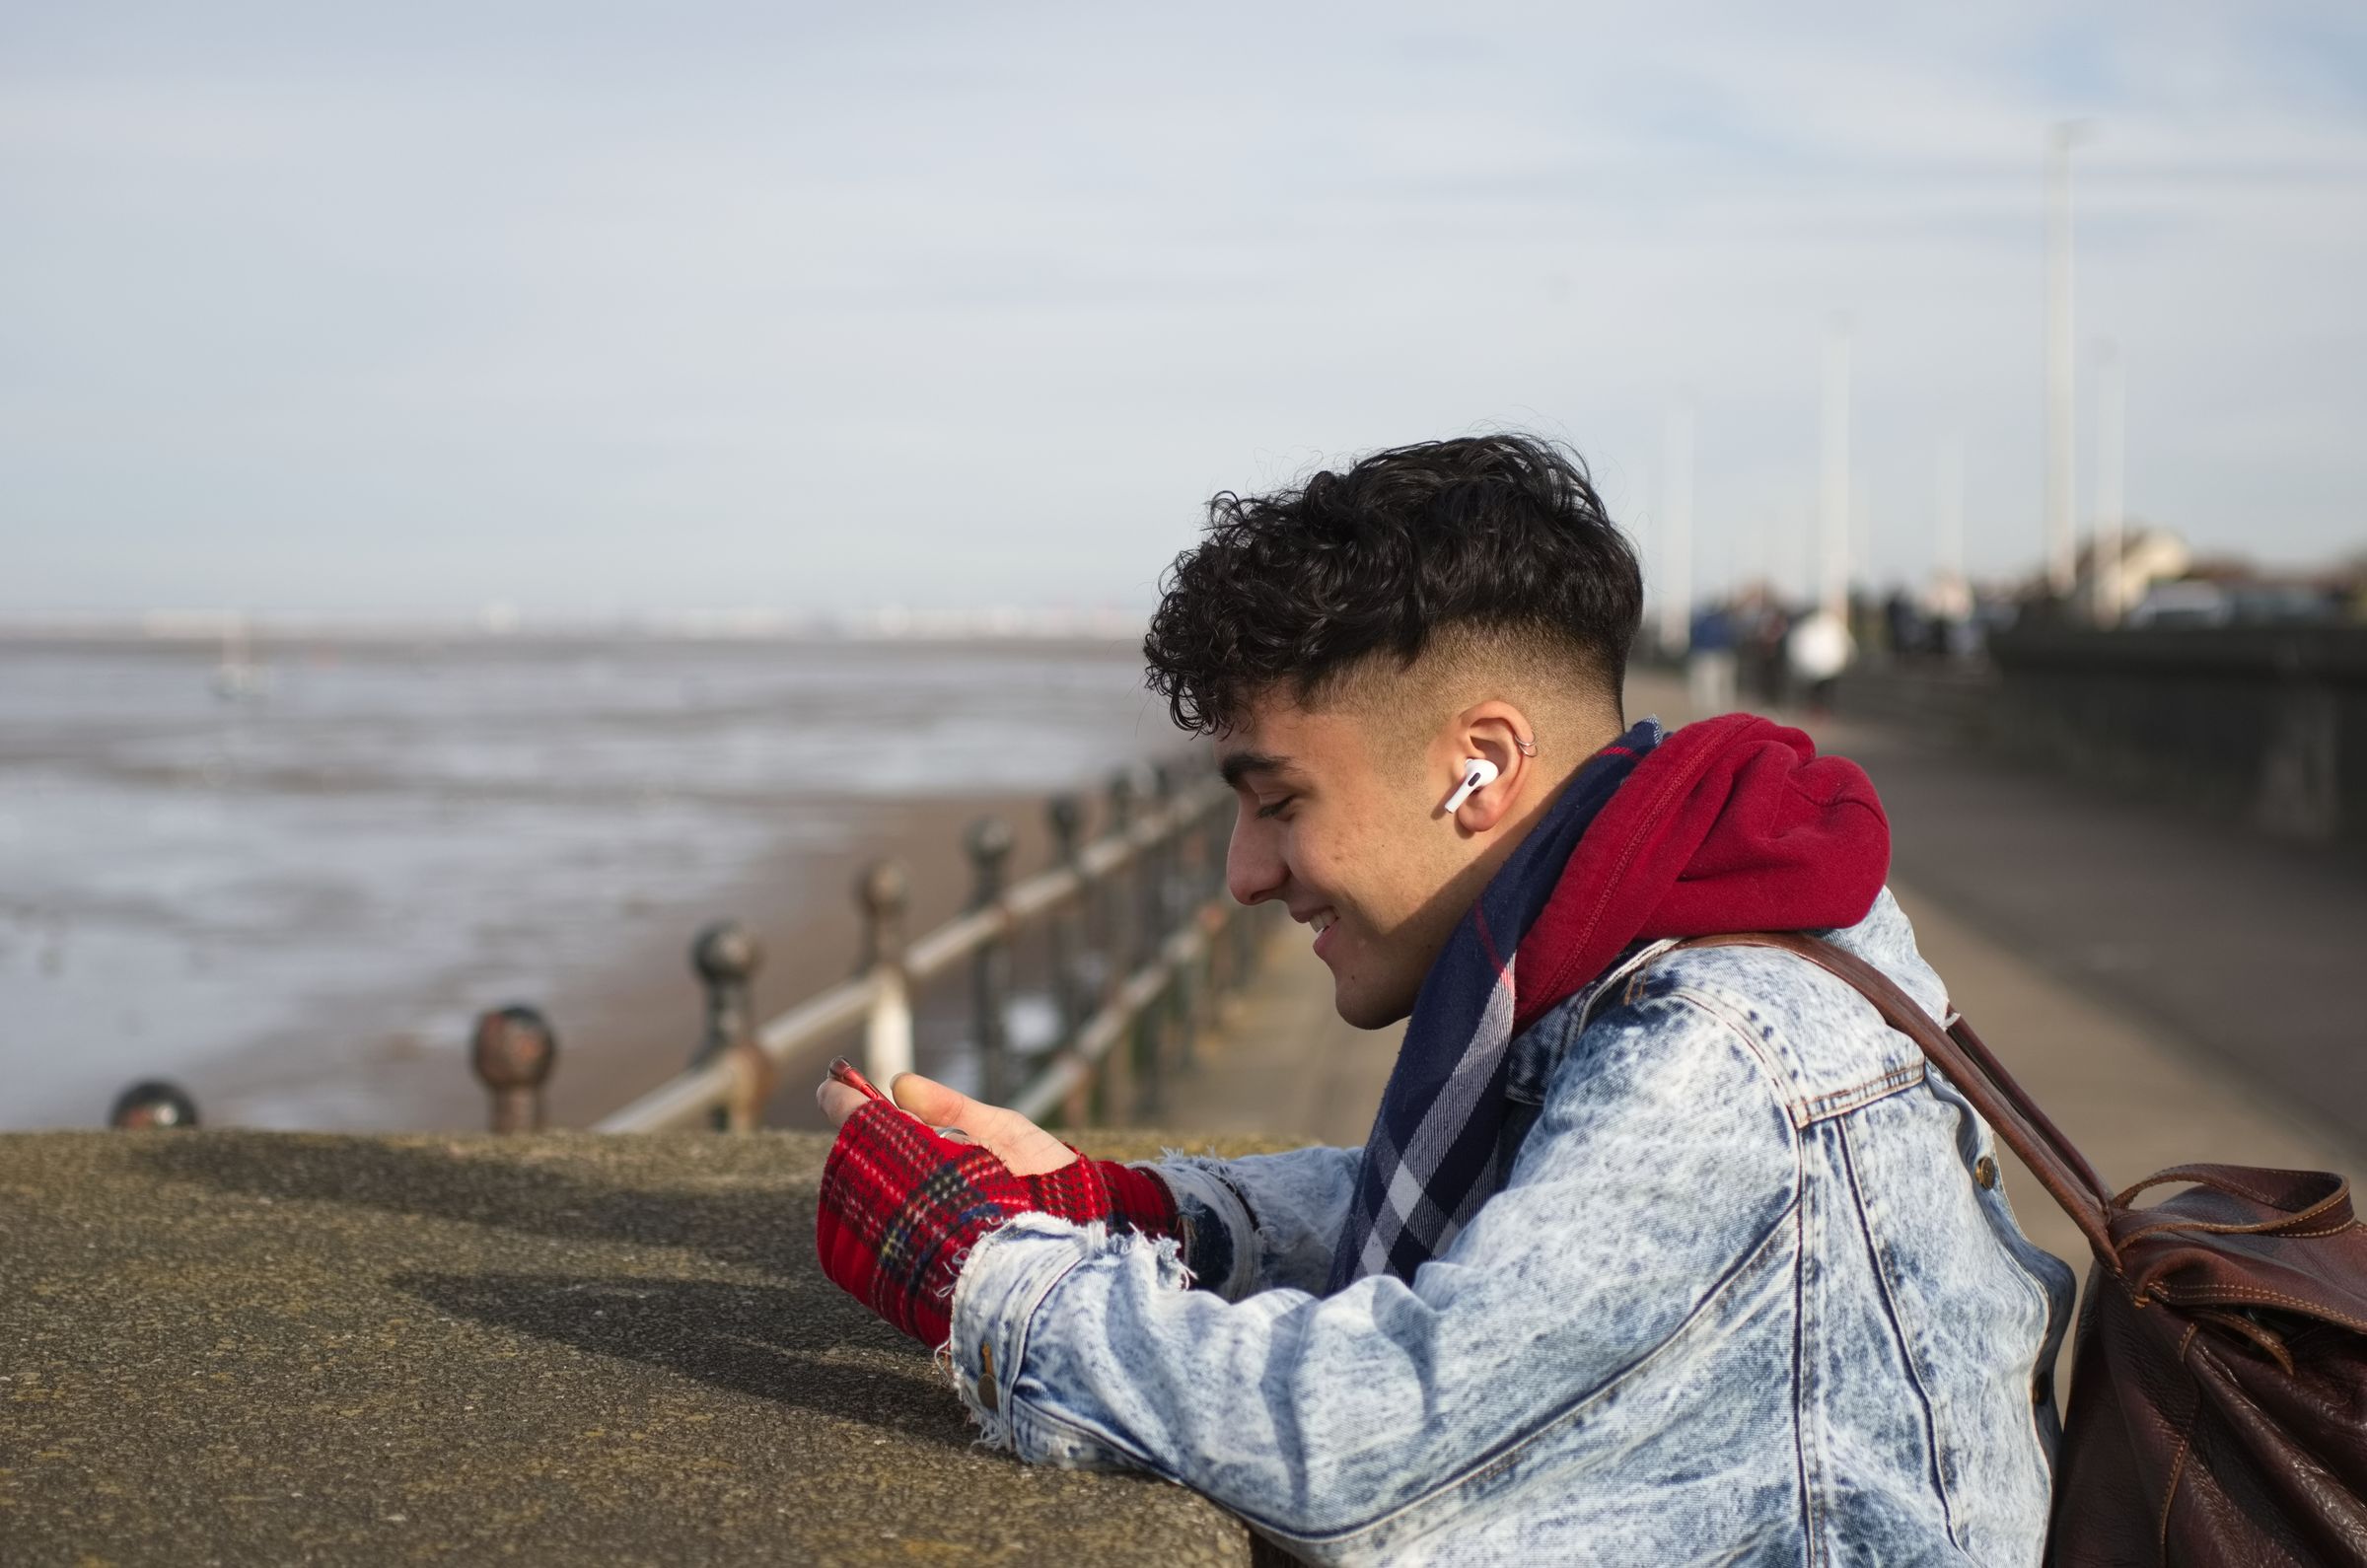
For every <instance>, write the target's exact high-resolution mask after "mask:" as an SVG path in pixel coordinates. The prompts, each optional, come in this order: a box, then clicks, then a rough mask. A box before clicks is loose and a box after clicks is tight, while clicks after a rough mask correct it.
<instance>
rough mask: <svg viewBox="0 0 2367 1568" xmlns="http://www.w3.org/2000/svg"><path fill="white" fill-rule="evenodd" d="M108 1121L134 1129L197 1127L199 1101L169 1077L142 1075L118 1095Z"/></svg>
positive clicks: (121, 1128) (120, 1127)
mask: <svg viewBox="0 0 2367 1568" xmlns="http://www.w3.org/2000/svg"><path fill="white" fill-rule="evenodd" d="M107 1124H108V1126H110V1127H114V1128H117V1129H118V1130H121V1131H125V1132H131V1131H137V1130H142V1129H145V1128H149V1127H194V1126H196V1125H197V1102H195V1101H194V1100H191V1099H190V1098H189V1096H188V1092H187V1091H186V1090H184V1089H182V1088H181V1087H180V1085H179V1084H177V1083H174V1082H173V1081H172V1080H171V1079H167V1078H143V1079H141V1080H140V1081H139V1082H138V1083H136V1084H134V1085H132V1086H131V1087H130V1088H129V1089H126V1090H124V1091H123V1093H121V1094H119V1095H117V1096H116V1097H115V1104H114V1107H113V1108H112V1109H111V1110H109V1111H108V1113H107Z"/></svg>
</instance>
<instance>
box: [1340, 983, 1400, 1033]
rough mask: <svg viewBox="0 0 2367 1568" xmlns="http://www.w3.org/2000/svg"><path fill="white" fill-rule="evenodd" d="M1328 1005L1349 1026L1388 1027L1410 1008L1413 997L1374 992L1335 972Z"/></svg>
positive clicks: (1358, 1027)
mask: <svg viewBox="0 0 2367 1568" xmlns="http://www.w3.org/2000/svg"><path fill="white" fill-rule="evenodd" d="M1331 1008H1332V1011H1334V1012H1336V1013H1337V1014H1339V1017H1340V1021H1341V1022H1342V1023H1344V1024H1346V1025H1347V1026H1348V1027H1349V1028H1351V1029H1387V1028H1389V1027H1390V1026H1391V1025H1392V1024H1395V1023H1398V1022H1399V1020H1401V1019H1403V1018H1404V1017H1405V1016H1406V1015H1408V1014H1409V1013H1411V1012H1412V1011H1413V999H1412V998H1411V997H1407V998H1404V999H1403V1000H1401V1001H1400V1000H1399V999H1398V998H1396V997H1394V996H1379V995H1375V994H1374V993H1373V992H1372V991H1370V990H1368V989H1366V988H1365V987H1363V986H1359V985H1356V984H1354V983H1353V982H1351V981H1350V980H1348V979H1347V978H1346V977H1345V976H1343V975H1334V976H1333V977H1332V981H1331Z"/></svg>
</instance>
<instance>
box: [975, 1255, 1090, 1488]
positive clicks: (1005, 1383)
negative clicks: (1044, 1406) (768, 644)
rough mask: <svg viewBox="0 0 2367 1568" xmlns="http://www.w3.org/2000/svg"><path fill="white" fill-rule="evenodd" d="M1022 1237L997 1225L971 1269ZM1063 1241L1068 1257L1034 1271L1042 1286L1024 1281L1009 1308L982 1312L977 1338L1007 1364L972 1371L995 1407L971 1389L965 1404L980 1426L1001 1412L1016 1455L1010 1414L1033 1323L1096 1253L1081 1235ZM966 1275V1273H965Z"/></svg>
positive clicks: (1007, 1297)
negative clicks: (987, 1383)
mask: <svg viewBox="0 0 2367 1568" xmlns="http://www.w3.org/2000/svg"><path fill="white" fill-rule="evenodd" d="M1019 1234H1025V1233H1020V1232H1016V1231H1015V1230H1014V1229H1013V1228H1012V1227H1010V1226H1003V1227H999V1228H998V1229H997V1230H995V1231H991V1232H988V1233H987V1235H986V1236H984V1237H982V1238H980V1239H979V1242H978V1249H979V1250H978V1252H973V1253H972V1254H971V1256H970V1262H969V1267H970V1268H975V1267H976V1266H977V1264H978V1262H979V1252H983V1251H985V1250H986V1249H987V1248H989V1247H994V1246H995V1245H996V1244H998V1243H1000V1244H1004V1245H1006V1246H1007V1245H1008V1243H1009V1242H1010V1240H1011V1238H1012V1237H1013V1236H1015V1235H1019ZM1035 1234H1038V1235H1044V1234H1046V1233H1044V1232H1041V1231H1037V1232H1035ZM1062 1240H1063V1241H1065V1242H1066V1243H1067V1245H1068V1247H1069V1256H1068V1257H1067V1259H1066V1260H1065V1261H1055V1262H1051V1263H1040V1264H1036V1265H1034V1271H1039V1272H1040V1274H1041V1275H1042V1278H1041V1281H1040V1283H1036V1282H1023V1283H1022V1284H1021V1285H1020V1286H1019V1288H1018V1289H1016V1290H1008V1291H1006V1292H1004V1293H1003V1302H1004V1303H1005V1304H1006V1305H1003V1306H1000V1307H997V1308H988V1309H983V1310H984V1311H985V1312H986V1314H987V1321H986V1322H985V1323H984V1324H983V1325H982V1327H983V1332H981V1333H980V1334H979V1335H978V1342H979V1344H980V1345H981V1346H984V1345H988V1344H993V1343H998V1342H999V1344H1000V1345H1001V1348H1002V1350H1003V1352H1004V1354H1003V1364H1002V1365H1001V1366H1000V1367H981V1368H979V1369H978V1372H977V1373H973V1374H972V1375H971V1378H970V1382H971V1383H972V1384H973V1385H974V1384H976V1383H977V1382H979V1381H981V1380H980V1374H983V1375H984V1377H985V1378H987V1379H991V1380H992V1382H993V1384H994V1394H995V1400H996V1403H995V1406H994V1407H993V1408H986V1407H985V1406H984V1404H983V1401H982V1400H980V1399H978V1398H977V1397H976V1396H975V1395H974V1394H972V1393H970V1392H969V1390H962V1392H963V1393H964V1395H965V1399H964V1402H965V1403H968V1405H970V1407H971V1409H972V1412H973V1413H974V1414H975V1415H977V1416H978V1417H979V1418H980V1419H981V1421H982V1422H987V1423H993V1422H995V1421H996V1420H997V1419H998V1416H997V1412H998V1411H999V1412H1001V1414H1000V1416H999V1421H1000V1424H1001V1425H1002V1426H1003V1427H1004V1429H1005V1430H1006V1431H1007V1432H1008V1433H1009V1434H1010V1436H1011V1439H1012V1449H1013V1452H1015V1453H1016V1452H1017V1451H1018V1447H1019V1444H1018V1437H1019V1433H1018V1428H1017V1427H1016V1426H1015V1425H1014V1424H1013V1423H1012V1421H1011V1415H1012V1414H1013V1413H1015V1412H1016V1411H1017V1409H1018V1408H1019V1406H1020V1403H1021V1401H1020V1398H1019V1391H1018V1390H1019V1378H1020V1372H1021V1369H1022V1368H1023V1367H1025V1365H1026V1363H1027V1353H1028V1341H1029V1338H1030V1334H1031V1330H1032V1329H1033V1327H1034V1325H1035V1321H1036V1315H1037V1314H1038V1313H1039V1312H1040V1311H1042V1309H1043V1304H1044V1302H1045V1301H1046V1300H1047V1299H1048V1298H1049V1297H1050V1296H1051V1293H1052V1292H1053V1291H1054V1290H1056V1289H1058V1288H1059V1285H1060V1282H1061V1281H1062V1280H1064V1279H1066V1278H1068V1276H1069V1275H1071V1274H1073V1273H1075V1272H1076V1271H1077V1270H1078V1269H1079V1268H1082V1267H1083V1266H1084V1265H1085V1264H1086V1262H1087V1261H1089V1260H1090V1258H1091V1256H1092V1253H1091V1252H1090V1251H1088V1250H1087V1249H1086V1247H1084V1245H1083V1242H1084V1238H1083V1237H1082V1236H1081V1235H1078V1236H1071V1237H1064V1238H1062ZM1023 1266H1025V1265H1023ZM964 1272H965V1273H967V1272H968V1269H965V1271H964ZM1022 1300H1024V1301H1025V1302H1026V1303H1027V1305H1025V1306H1024V1307H1012V1306H1009V1305H1007V1304H1008V1303H1011V1302H1014V1301H1022ZM957 1319H959V1314H957ZM957 1325H958V1322H957ZM961 1359H962V1358H961V1351H960V1348H959V1346H958V1345H957V1347H956V1351H955V1364H956V1366H957V1367H959V1366H960V1364H961ZM1028 1408H1029V1414H1031V1415H1033V1416H1038V1417H1040V1416H1041V1415H1042V1413H1043V1412H1042V1411H1040V1410H1038V1409H1036V1408H1035V1407H1034V1406H1033V1405H1032V1404H1031V1405H1029V1407H1028ZM986 1429H987V1431H988V1433H989V1434H990V1435H991V1433H992V1431H993V1425H992V1424H988V1425H987V1428H986Z"/></svg>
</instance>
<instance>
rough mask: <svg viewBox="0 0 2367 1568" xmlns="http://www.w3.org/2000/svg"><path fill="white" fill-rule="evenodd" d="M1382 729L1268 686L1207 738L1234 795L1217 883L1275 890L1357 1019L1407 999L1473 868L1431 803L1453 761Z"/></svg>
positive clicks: (1470, 882) (1471, 892) (1251, 899)
mask: <svg viewBox="0 0 2367 1568" xmlns="http://www.w3.org/2000/svg"><path fill="white" fill-rule="evenodd" d="M1379 728H1380V727H1379V726H1378V725H1376V724H1375V722H1374V721H1373V720H1372V719H1371V718H1369V717H1367V716H1365V715H1363V714H1360V713H1359V712H1357V711H1355V710H1353V709H1327V710H1325V711H1322V712H1309V711H1308V710H1306V709H1304V708H1301V707H1298V706H1296V705H1295V704H1292V703H1288V702H1285V701H1283V700H1281V699H1279V698H1268V699H1266V700H1264V701H1261V702H1259V703H1258V704H1256V705H1255V707H1254V708H1253V710H1252V711H1251V713H1250V714H1249V715H1248V716H1247V717H1246V718H1245V719H1244V721H1243V722H1242V723H1241V724H1240V725H1239V726H1238V727H1237V728H1236V729H1234V730H1233V731H1231V732H1230V733H1228V734H1227V735H1226V736H1225V737H1224V738H1223V739H1221V740H1219V741H1218V742H1217V743H1216V755H1217V761H1218V763H1219V765H1220V766H1222V767H1223V768H1224V770H1225V775H1226V778H1227V780H1228V782H1230V783H1231V784H1232V785H1233V787H1234V792H1235V794H1236V795H1237V796H1238V797H1239V799H1240V813H1239V815H1238V816H1237V817H1236V818H1235V820H1234V823H1233V842H1232V847H1231V849H1230V850H1229V851H1228V853H1227V854H1226V857H1225V882H1226V886H1227V887H1228V888H1229V889H1230V890H1231V891H1232V893H1233V896H1234V897H1235V898H1238V899H1239V900H1241V901H1242V902H1243V903H1260V902H1263V901H1265V900H1266V899H1269V898H1278V899H1280V900H1281V901H1282V902H1283V903H1284V904H1285V905H1287V906H1288V908H1289V910H1290V913H1291V917H1292V918H1293V919H1295V920H1298V921H1300V922H1302V923H1304V924H1306V925H1308V927H1309V929H1310V930H1312V931H1314V932H1316V933H1318V934H1317V935H1316V936H1315V939H1314V940H1315V953H1316V957H1318V958H1320V959H1322V960H1323V961H1324V962H1325V964H1326V965H1327V966H1328V967H1329V968H1330V970H1331V976H1332V983H1333V987H1334V1005H1335V1006H1336V1007H1337V1008H1338V1009H1339V1016H1340V1017H1341V1018H1343V1019H1345V1020H1347V1021H1348V1022H1349V1023H1350V1024H1353V1025H1355V1026H1356V1027H1357V1028H1359V1029H1380V1028H1382V1027H1384V1026H1386V1025H1389V1024H1393V1023H1395V1022H1397V1021H1398V1020H1399V1019H1400V1018H1403V1017H1404V1016H1405V1015H1406V1014H1407V1013H1409V1012H1411V1011H1412V1010H1413V999H1414V996H1415V994H1416V993H1417V992H1418V991H1420V989H1421V984H1422V977H1423V976H1424V975H1426V974H1427V973H1429V971H1430V965H1431V964H1432V963H1433V962H1435V961H1436V960H1437V958H1438V955H1439V953H1440V952H1441V951H1442V950H1443V949H1444V948H1445V947H1446V944H1447V939H1448V937H1449V936H1451V935H1452V934H1453V932H1454V929H1455V923H1456V921H1458V920H1459V919H1461V918H1462V916H1463V913H1464V911H1465V910H1466V909H1468V908H1469V907H1470V902H1471V899H1472V898H1473V897H1474V896H1476V894H1477V891H1478V886H1479V882H1480V881H1481V880H1483V878H1475V877H1474V876H1472V875H1471V873H1472V871H1473V859H1474V854H1473V846H1471V845H1470V843H1469V842H1468V841H1467V839H1466V837H1465V835H1464V834H1462V833H1459V832H1458V831H1457V830H1456V826H1455V823H1454V821H1453V820H1451V819H1449V818H1447V817H1446V816H1445V815H1444V814H1443V813H1441V812H1440V810H1439V805H1440V802H1441V801H1442V800H1443V799H1444V798H1445V796H1446V794H1447V792H1448V790H1450V789H1452V788H1453V787H1454V779H1453V777H1452V769H1453V768H1454V766H1455V760H1454V759H1453V758H1451V757H1441V758H1437V759H1434V758H1432V757H1431V756H1430V755H1429V752H1430V750H1432V749H1435V748H1433V747H1425V746H1423V745H1421V744H1419V743H1414V744H1411V745H1407V744H1405V743H1402V742H1393V741H1390V740H1388V739H1386V738H1384V737H1381V736H1379V735H1377V734H1376V733H1375V732H1376V731H1377V730H1378V729H1379ZM1383 752H1388V753H1401V754H1379V753H1383ZM1434 785H1435V786H1436V787H1435V788H1433V786H1434Z"/></svg>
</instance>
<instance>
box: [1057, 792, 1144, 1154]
mask: <svg viewBox="0 0 2367 1568" xmlns="http://www.w3.org/2000/svg"><path fill="white" fill-rule="evenodd" d="M1138 794H1139V789H1138V786H1137V785H1136V783H1135V778H1134V770H1133V769H1132V768H1131V767H1121V768H1119V769H1118V770H1117V771H1116V772H1114V773H1112V774H1111V775H1110V834H1109V836H1111V837H1112V838H1114V839H1119V840H1123V839H1125V838H1126V837H1127V836H1128V835H1129V834H1131V833H1132V832H1133V830H1134V805H1135V801H1136V798H1137V796H1138ZM1141 875H1142V863H1141V860H1140V858H1139V857H1129V858H1128V859H1127V861H1126V862H1125V864H1124V865H1123V866H1122V867H1120V868H1119V869H1117V870H1115V871H1113V872H1112V873H1111V874H1110V875H1109V876H1108V877H1106V878H1104V879H1103V881H1102V885H1101V887H1100V888H1098V889H1097V890H1096V893H1097V898H1096V905H1097V907H1096V912H1095V918H1094V922H1093V923H1094V927H1095V929H1096V932H1097V936H1096V942H1097V943H1098V945H1099V946H1100V949H1101V954H1102V995H1101V1005H1102V1006H1104V1007H1107V1006H1109V1005H1110V1004H1111V1003H1112V1002H1114V1001H1116V1000H1117V993H1118V990H1119V988H1120V987H1122V986H1123V985H1124V984H1125V983H1126V980H1127V977H1128V976H1130V975H1131V974H1132V973H1133V972H1134V965H1135V963H1136V962H1137V956H1138V955H1139V954H1140V953H1141V952H1142V942H1141V939H1140V933H1139V932H1138V931H1137V930H1136V929H1135V925H1136V921H1135V916H1136V914H1137V912H1138V910H1137V906H1136V901H1135V900H1133V899H1129V898H1128V897H1127V896H1126V891H1127V889H1128V887H1129V886H1130V881H1131V879H1135V878H1139V877H1140V876H1141ZM1128 1054H1129V1052H1128V1051H1126V1050H1117V1049H1112V1050H1111V1051H1110V1052H1109V1053H1108V1054H1107V1055H1105V1056H1103V1058H1102V1061H1101V1066H1100V1067H1099V1069H1098V1070H1096V1071H1095V1073H1094V1074H1093V1077H1092V1080H1091V1083H1090V1085H1089V1086H1087V1087H1086V1088H1084V1089H1083V1090H1082V1091H1081V1092H1080V1093H1079V1094H1078V1095H1077V1096H1076V1097H1075V1101H1074V1103H1073V1104H1072V1105H1071V1106H1070V1108H1069V1112H1068V1119H1069V1122H1070V1124H1071V1125H1075V1124H1078V1123H1082V1122H1087V1121H1103V1120H1107V1119H1108V1116H1109V1110H1110V1107H1111V1106H1112V1105H1118V1104H1120V1103H1121V1096H1122V1085H1121V1084H1120V1082H1119V1081H1120V1080H1122V1079H1123V1078H1124V1077H1125V1076H1126V1069H1127V1067H1128V1066H1129V1063H1128V1062H1127V1060H1126V1057H1127V1055H1128Z"/></svg>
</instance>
